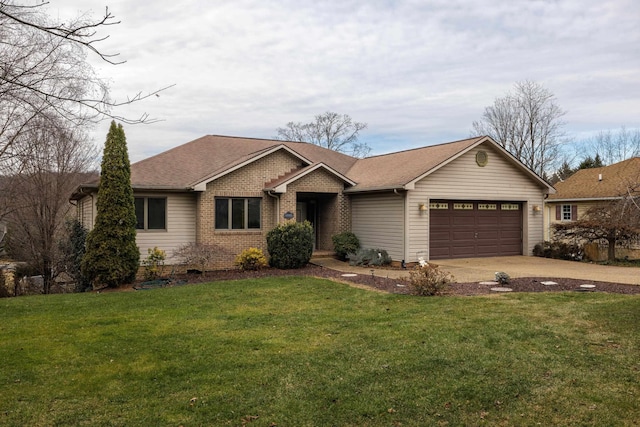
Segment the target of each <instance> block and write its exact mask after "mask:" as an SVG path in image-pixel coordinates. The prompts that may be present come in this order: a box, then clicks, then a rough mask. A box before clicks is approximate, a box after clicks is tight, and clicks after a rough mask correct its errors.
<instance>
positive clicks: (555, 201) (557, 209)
mask: <svg viewBox="0 0 640 427" xmlns="http://www.w3.org/2000/svg"><path fill="white" fill-rule="evenodd" d="M555 188H556V191H557V192H556V193H555V194H551V195H549V197H548V198H547V200H546V203H545V210H544V217H545V240H549V241H550V240H553V225H554V224H556V223H558V222H568V221H575V220H577V219H579V218H581V217H582V216H583V215H584V214H585V213H586V212H587V211H588V210H589V208H591V207H593V206H597V205H599V204H602V203H608V202H612V201H615V200H620V199H621V198H622V197H624V196H626V195H633V196H638V195H640V157H632V158H631V159H628V160H624V161H622V162H619V163H614V164H612V165H609V166H603V167H599V168H590V169H580V170H579V171H577V172H576V173H574V174H573V175H571V176H570V177H569V178H567V179H566V180H564V181H560V182H558V183H556V184H555ZM600 252H601V253H600V255H599V257H600V258H604V259H606V253H605V252H604V249H602V248H601V250H600Z"/></svg>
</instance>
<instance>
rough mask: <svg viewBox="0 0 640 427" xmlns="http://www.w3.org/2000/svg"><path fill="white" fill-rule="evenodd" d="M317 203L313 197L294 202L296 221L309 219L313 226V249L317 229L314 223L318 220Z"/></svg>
mask: <svg viewBox="0 0 640 427" xmlns="http://www.w3.org/2000/svg"><path fill="white" fill-rule="evenodd" d="M317 206H318V203H317V201H316V200H315V199H310V200H305V201H298V202H297V203H296V221H297V222H304V221H309V222H310V223H311V227H313V249H314V250H315V249H317V247H318V244H317V239H316V237H317V234H318V233H317V230H316V224H317V222H318V217H317V216H318V209H317Z"/></svg>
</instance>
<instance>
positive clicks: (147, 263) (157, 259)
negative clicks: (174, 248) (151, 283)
mask: <svg viewBox="0 0 640 427" xmlns="http://www.w3.org/2000/svg"><path fill="white" fill-rule="evenodd" d="M147 253H148V255H147V257H146V258H145V259H144V260H143V261H142V265H143V266H144V279H145V280H155V279H157V278H158V277H161V276H162V273H163V270H164V260H165V259H166V258H167V254H166V252H165V251H163V250H162V249H158V247H157V246H155V247H154V248H153V249H151V248H149V249H147Z"/></svg>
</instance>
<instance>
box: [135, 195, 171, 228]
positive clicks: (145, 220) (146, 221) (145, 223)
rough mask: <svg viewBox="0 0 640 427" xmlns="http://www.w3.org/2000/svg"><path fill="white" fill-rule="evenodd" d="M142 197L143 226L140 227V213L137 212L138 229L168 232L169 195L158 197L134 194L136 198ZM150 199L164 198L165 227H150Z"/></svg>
mask: <svg viewBox="0 0 640 427" xmlns="http://www.w3.org/2000/svg"><path fill="white" fill-rule="evenodd" d="M137 199H142V200H143V219H142V221H143V227H142V228H138V214H137V212H136V231H143V232H151V233H153V232H166V231H167V230H168V227H167V222H168V221H167V218H168V211H169V202H168V198H167V197H156V196H134V203H135V200H137ZM149 199H160V200H164V228H149Z"/></svg>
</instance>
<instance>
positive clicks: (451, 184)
mask: <svg viewBox="0 0 640 427" xmlns="http://www.w3.org/2000/svg"><path fill="white" fill-rule="evenodd" d="M479 150H484V151H486V152H487V154H488V155H489V159H488V163H487V165H486V166H484V167H480V166H478V165H477V164H476V153H477V152H478V151H479ZM544 191H545V189H544V188H543V187H542V186H541V185H540V184H539V183H538V182H536V181H534V179H533V178H532V177H529V176H527V174H526V173H525V172H524V171H522V170H520V169H519V168H517V167H516V166H515V165H514V164H513V163H512V162H511V161H510V160H507V159H506V158H505V157H504V155H503V154H502V153H501V152H500V151H498V150H497V149H496V148H494V147H493V146H492V145H491V144H482V145H480V146H478V147H476V148H474V149H472V150H470V151H469V152H468V153H465V154H464V155H462V156H461V157H459V158H457V159H455V160H453V161H452V162H451V163H449V164H447V165H445V166H443V167H442V168H441V169H439V170H437V171H435V172H433V173H432V174H430V175H428V176H427V177H425V178H423V179H422V180H420V181H418V182H417V183H416V186H415V189H414V190H411V191H409V193H408V199H407V206H408V208H407V209H408V217H409V227H408V228H409V229H410V230H411V232H410V233H409V235H408V244H407V247H408V252H409V253H408V256H407V262H415V261H416V260H417V258H418V256H422V255H423V254H424V253H426V252H427V251H428V247H429V210H426V211H419V210H418V205H419V204H420V203H425V204H427V206H428V204H429V201H430V200H432V199H449V200H496V201H498V200H499V201H518V202H523V205H522V209H523V210H524V212H523V246H524V247H523V253H524V254H525V255H531V254H532V251H533V246H534V245H535V244H536V243H539V242H541V241H542V240H543V237H544V236H543V214H542V206H543V203H544ZM534 205H537V206H539V207H540V208H541V210H540V211H539V212H535V213H534V212H533V206H534Z"/></svg>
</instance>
